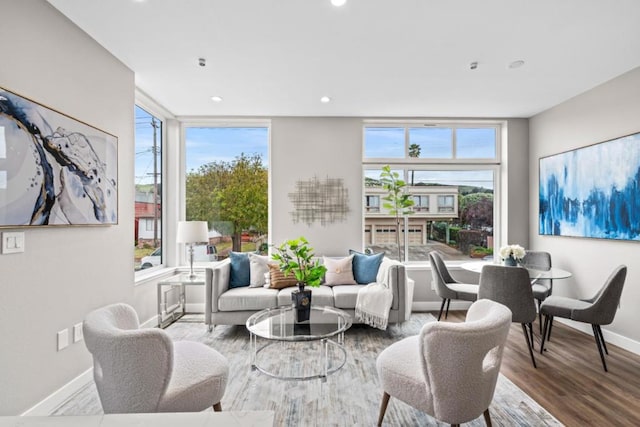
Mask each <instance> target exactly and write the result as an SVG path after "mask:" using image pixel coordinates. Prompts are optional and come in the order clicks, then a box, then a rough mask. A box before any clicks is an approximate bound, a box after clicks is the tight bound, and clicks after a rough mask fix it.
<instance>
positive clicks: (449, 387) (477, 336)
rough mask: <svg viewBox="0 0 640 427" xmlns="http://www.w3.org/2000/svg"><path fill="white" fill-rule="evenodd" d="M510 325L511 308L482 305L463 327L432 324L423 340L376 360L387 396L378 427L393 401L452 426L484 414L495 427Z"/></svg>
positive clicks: (491, 303)
mask: <svg viewBox="0 0 640 427" xmlns="http://www.w3.org/2000/svg"><path fill="white" fill-rule="evenodd" d="M510 325H511V312H510V311H509V309H508V308H507V307H505V306H504V305H502V304H498V303H496V302H494V301H489V300H478V301H476V302H474V303H473V304H471V307H469V310H468V311H467V318H466V320H465V321H464V322H463V323H458V322H429V323H427V324H425V325H424V326H423V327H422V330H421V331H420V335H415V336H412V337H408V338H405V339H403V340H400V341H398V342H396V343H394V344H391V345H390V346H389V347H387V348H386V349H384V350H383V351H382V353H380V355H379V356H378V359H377V360H376V368H377V371H378V377H379V378H380V384H381V385H382V390H383V395H382V403H381V405H380V415H379V417H378V426H380V425H382V421H383V419H384V414H385V412H386V410H387V406H388V404H389V400H390V398H391V396H393V397H394V398H396V399H399V400H401V401H403V402H405V403H407V404H408V405H411V406H413V407H414V408H416V409H419V410H421V411H423V412H426V413H427V414H429V415H432V416H433V417H435V418H437V419H438V420H440V421H443V422H446V423H450V424H451V425H459V424H460V423H466V422H468V421H471V420H474V419H476V418H478V417H479V416H480V415H482V414H484V419H485V421H486V424H487V425H488V426H491V415H490V414H489V405H490V404H491V401H492V400H493V394H494V391H495V388H496V382H497V380H498V374H499V372H500V365H501V363H502V354H503V351H504V346H505V343H506V340H507V335H508V334H509V327H510Z"/></svg>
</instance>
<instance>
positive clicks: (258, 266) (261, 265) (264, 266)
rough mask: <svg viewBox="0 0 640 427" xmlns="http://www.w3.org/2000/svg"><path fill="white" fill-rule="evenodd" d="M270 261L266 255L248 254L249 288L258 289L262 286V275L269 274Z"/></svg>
mask: <svg viewBox="0 0 640 427" xmlns="http://www.w3.org/2000/svg"><path fill="white" fill-rule="evenodd" d="M270 263H271V260H270V258H269V257H268V256H266V255H257V254H252V253H249V272H250V275H249V287H250V288H259V287H260V286H264V275H265V273H268V272H269V264H270Z"/></svg>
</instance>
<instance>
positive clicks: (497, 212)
mask: <svg viewBox="0 0 640 427" xmlns="http://www.w3.org/2000/svg"><path fill="white" fill-rule="evenodd" d="M402 126H404V127H405V132H404V134H405V158H397V157H391V158H376V157H369V158H368V157H366V156H365V153H366V146H365V144H366V130H367V128H369V127H373V128H385V127H388V128H398V127H402ZM418 126H425V127H445V128H452V129H453V132H452V140H453V142H452V144H453V147H452V150H453V154H452V158H450V159H442V158H424V157H418V158H414V157H409V145H410V144H411V141H410V138H409V129H410V128H415V127H418ZM506 126H507V123H506V122H505V121H502V120H490V119H487V120H481V119H477V120H393V119H392V120H378V119H371V120H363V124H362V177H363V179H362V191H363V195H365V194H366V190H367V189H366V187H365V185H364V181H365V180H364V177H365V173H366V171H367V170H378V169H380V168H381V167H382V166H384V165H389V166H390V167H391V169H392V170H394V169H402V170H403V172H404V178H403V179H404V180H405V182H409V181H408V175H409V171H410V170H411V168H410V166H411V165H416V166H417V168H416V170H433V171H456V170H460V171H465V170H467V171H468V170H491V171H492V172H493V224H494V227H493V236H494V239H493V249H494V253H497V248H499V247H500V246H499V244H500V241H501V237H500V234H501V227H498V226H497V224H500V218H501V216H502V205H503V203H502V195H503V194H506V191H503V189H502V185H503V184H502V175H503V174H504V173H505V170H504V169H505V167H506V166H505V165H503V163H502V144H503V141H502V138H503V132H505V129H506ZM478 128H492V129H494V134H495V157H493V158H468V157H464V158H456V157H455V156H456V150H457V147H456V131H455V130H456V129H478ZM454 203H455V202H454ZM363 205H364V202H363ZM437 208H439V206H438V207H437ZM423 212H424V211H423ZM431 212H433V210H431ZM436 213H437V212H436ZM366 214H367V210H366V207H365V206H363V218H362V223H363V227H362V228H363V230H364V228H365V227H364V224H365V218H364V216H365V215H366ZM408 218H409V217H408V216H405V217H404V220H403V223H402V224H401V226H402V227H404V228H406V227H409V225H408ZM373 231H374V230H373V229H372V232H373ZM362 235H363V246H364V244H365V240H364V239H365V233H364V232H363V233H362ZM404 237H405V238H404V239H402V240H403V241H401V245H403V249H402V253H403V254H404V259H402V260H400V261H401V262H403V263H404V264H408V265H412V264H418V265H419V264H424V263H428V260H420V261H409V259H408V258H409V251H410V248H409V239H408V236H407V233H404ZM462 262H466V261H447V264H448V265H454V266H455V265H457V264H461V263H462Z"/></svg>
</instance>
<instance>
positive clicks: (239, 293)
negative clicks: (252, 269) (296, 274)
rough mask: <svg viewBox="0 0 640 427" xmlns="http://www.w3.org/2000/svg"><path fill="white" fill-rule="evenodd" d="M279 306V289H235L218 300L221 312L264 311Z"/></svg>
mask: <svg viewBox="0 0 640 427" xmlns="http://www.w3.org/2000/svg"><path fill="white" fill-rule="evenodd" d="M277 305H278V289H267V288H249V287H248V286H246V287H241V288H233V289H229V290H228V291H226V292H224V293H223V294H222V295H220V298H219V299H218V310H220V311H246V310H263V309H265V308H272V307H276V306H277Z"/></svg>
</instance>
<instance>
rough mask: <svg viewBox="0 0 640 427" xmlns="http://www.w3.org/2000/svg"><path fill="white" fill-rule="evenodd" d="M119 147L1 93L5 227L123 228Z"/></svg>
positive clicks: (0, 196)
mask: <svg viewBox="0 0 640 427" xmlns="http://www.w3.org/2000/svg"><path fill="white" fill-rule="evenodd" d="M117 143H118V140H117V138H116V137H115V136H113V135H110V134H108V133H105V132H103V131H101V130H99V129H96V128H94V127H92V126H89V125H87V124H85V123H82V122H79V121H77V120H75V119H73V118H71V117H69V116H66V115H64V114H61V113H59V112H57V111H54V110H51V109H49V108H46V107H44V106H42V105H40V104H38V103H35V102H33V101H30V100H29V99H26V98H23V97H21V96H19V95H17V94H15V93H12V92H10V91H8V90H4V89H2V88H0V227H15V226H32V225H35V226H47V225H107V224H117V222H118V192H117V187H116V184H117V178H118V176H117V174H118V154H117V150H118V148H117Z"/></svg>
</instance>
